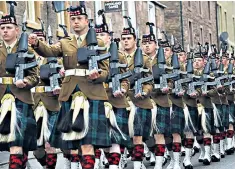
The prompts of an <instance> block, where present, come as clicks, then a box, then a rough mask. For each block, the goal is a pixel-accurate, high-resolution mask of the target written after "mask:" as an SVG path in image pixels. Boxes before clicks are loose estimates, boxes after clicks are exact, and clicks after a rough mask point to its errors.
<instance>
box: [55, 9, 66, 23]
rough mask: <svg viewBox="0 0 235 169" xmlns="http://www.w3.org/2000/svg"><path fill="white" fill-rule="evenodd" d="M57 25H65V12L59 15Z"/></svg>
mask: <svg viewBox="0 0 235 169" xmlns="http://www.w3.org/2000/svg"><path fill="white" fill-rule="evenodd" d="M57 23H58V24H61V25H65V19H64V11H62V12H60V13H57Z"/></svg>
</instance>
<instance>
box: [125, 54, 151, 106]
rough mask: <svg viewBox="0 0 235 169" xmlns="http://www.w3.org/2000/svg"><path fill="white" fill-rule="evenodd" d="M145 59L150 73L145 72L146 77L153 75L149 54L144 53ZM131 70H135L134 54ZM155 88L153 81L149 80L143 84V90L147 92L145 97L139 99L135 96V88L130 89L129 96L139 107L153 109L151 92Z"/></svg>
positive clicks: (130, 65)
mask: <svg viewBox="0 0 235 169" xmlns="http://www.w3.org/2000/svg"><path fill="white" fill-rule="evenodd" d="M143 61H144V66H143V67H144V68H146V69H149V72H148V73H144V77H148V76H150V75H152V66H151V62H150V60H149V59H148V56H147V55H145V54H143ZM128 67H129V70H131V71H132V70H134V56H132V57H131V60H130V62H129V64H128ZM152 89H153V81H151V82H148V83H145V84H143V92H146V93H147V96H145V97H144V98H143V99H137V98H135V97H134V96H135V91H134V90H133V89H130V90H129V91H128V96H129V97H130V99H131V101H132V102H133V104H134V105H135V106H137V107H140V108H143V109H152V108H153V105H152V102H151V100H150V94H151V92H152Z"/></svg>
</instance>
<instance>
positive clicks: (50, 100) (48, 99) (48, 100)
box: [33, 59, 60, 111]
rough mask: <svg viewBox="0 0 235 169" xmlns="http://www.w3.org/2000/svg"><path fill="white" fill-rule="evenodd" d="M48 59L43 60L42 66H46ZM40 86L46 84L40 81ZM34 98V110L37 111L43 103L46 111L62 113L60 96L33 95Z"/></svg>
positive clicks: (50, 94) (47, 94)
mask: <svg viewBox="0 0 235 169" xmlns="http://www.w3.org/2000/svg"><path fill="white" fill-rule="evenodd" d="M46 63H47V59H43V63H42V64H46ZM38 86H45V84H44V83H43V82H42V81H40V83H39V84H38ZM33 98H34V102H35V106H34V107H33V109H35V108H36V107H37V106H38V103H39V102H40V101H41V102H42V103H43V104H44V106H45V107H46V109H48V110H50V111H60V102H59V100H58V96H57V95H54V94H53V93H52V92H50V93H33Z"/></svg>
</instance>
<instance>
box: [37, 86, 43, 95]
mask: <svg viewBox="0 0 235 169" xmlns="http://www.w3.org/2000/svg"><path fill="white" fill-rule="evenodd" d="M35 91H36V93H43V92H45V88H44V86H38V87H36V90H35Z"/></svg>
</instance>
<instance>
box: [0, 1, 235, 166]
mask: <svg viewBox="0 0 235 169" xmlns="http://www.w3.org/2000/svg"><path fill="white" fill-rule="evenodd" d="M67 10H68V11H69V14H70V25H71V28H72V29H73V31H74V34H69V33H68V32H67V31H66V30H65V29H64V33H63V36H59V35H58V37H60V40H59V41H58V42H57V43H55V44H53V43H52V41H51V38H52V36H51V33H50V31H48V36H46V34H45V31H44V27H43V24H41V27H40V28H38V29H34V30H33V33H32V34H30V35H28V33H27V32H26V28H27V23H26V20H25V17H24V19H23V24H22V33H21V36H20V38H18V34H19V31H20V30H19V26H18V23H17V21H16V17H15V15H14V2H13V1H11V2H10V14H8V15H4V16H2V18H1V20H0V27H1V29H0V33H1V37H2V41H1V44H0V89H1V91H0V98H1V103H0V106H1V109H0V151H9V152H10V158H9V169H23V168H26V167H27V168H31V167H33V166H30V165H29V163H28V152H29V151H34V155H35V157H36V159H37V160H38V162H39V163H40V164H41V165H42V167H43V168H47V169H55V167H56V163H57V151H56V149H61V150H62V152H63V155H64V157H65V163H64V166H63V168H66V169H69V168H71V169H78V168H82V169H94V168H95V169H99V168H102V164H101V163H102V161H101V160H100V159H101V154H104V155H103V156H105V158H107V161H108V163H107V164H108V167H109V168H110V169H118V168H125V167H126V164H127V158H128V153H129V155H130V156H131V160H132V161H133V164H134V168H135V169H140V168H144V167H145V166H144V165H143V160H144V157H147V154H146V151H145V148H144V143H145V142H147V141H148V140H149V138H151V137H152V140H153V141H152V143H151V144H147V145H148V148H149V150H150V153H151V156H152V157H153V161H152V162H151V164H153V165H154V166H155V167H154V168H155V169H161V168H162V167H163V165H164V164H166V162H167V158H166V153H167V152H168V153H169V156H170V162H169V164H168V166H167V169H180V168H181V149H182V147H184V149H185V158H184V160H183V166H184V168H186V169H192V168H193V165H192V163H191V157H192V155H193V150H194V149H193V146H194V143H196V142H197V143H198V144H199V145H200V157H199V159H198V161H199V162H203V164H204V165H210V163H211V162H218V161H220V159H221V158H224V157H225V155H226V154H227V155H231V154H233V153H234V140H235V139H234V120H235V110H234V101H235V97H234V91H233V81H234V75H233V74H234V68H233V66H234V65H235V62H234V52H228V50H227V48H228V44H226V43H225V42H223V43H222V45H221V50H220V51H219V50H216V47H215V45H209V44H205V46H203V45H202V44H199V45H198V48H197V49H195V50H192V49H187V51H185V50H184V49H183V47H182V46H181V45H180V44H179V42H177V40H176V39H174V38H173V37H172V38H171V40H169V39H168V36H167V34H166V33H165V32H162V33H161V32H160V31H159V30H158V31H157V32H158V34H157V36H156V35H155V34H154V33H153V32H154V31H153V29H154V25H153V24H152V23H149V22H148V23H146V25H147V27H148V28H149V32H148V33H147V34H144V35H143V37H142V41H140V38H139V35H138V31H137V30H135V29H134V28H133V27H132V24H131V18H129V17H127V16H125V17H124V19H125V21H126V25H125V27H124V28H123V31H122V34H121V39H114V38H113V34H114V33H115V32H112V30H111V26H110V25H108V24H107V23H106V18H105V14H104V11H103V10H100V11H99V12H98V14H97V16H98V18H97V20H96V24H95V25H93V23H92V22H91V21H89V19H88V15H87V12H86V7H85V4H84V3H83V2H81V3H80V6H76V7H70V8H68V9H67ZM63 28H64V27H63ZM47 39H48V41H49V43H47V42H46V40H47ZM119 41H120V42H121V46H122V48H123V51H121V48H119ZM141 44H142V45H141ZM141 46H142V49H143V50H142V49H141ZM62 66H63V68H62ZM61 167H62V166H61Z"/></svg>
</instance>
